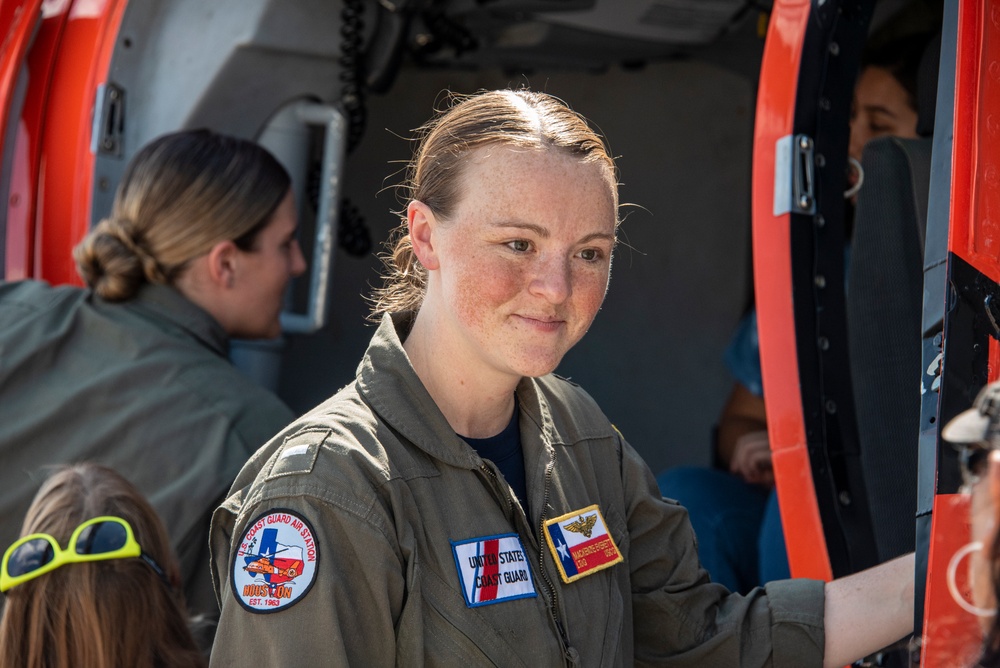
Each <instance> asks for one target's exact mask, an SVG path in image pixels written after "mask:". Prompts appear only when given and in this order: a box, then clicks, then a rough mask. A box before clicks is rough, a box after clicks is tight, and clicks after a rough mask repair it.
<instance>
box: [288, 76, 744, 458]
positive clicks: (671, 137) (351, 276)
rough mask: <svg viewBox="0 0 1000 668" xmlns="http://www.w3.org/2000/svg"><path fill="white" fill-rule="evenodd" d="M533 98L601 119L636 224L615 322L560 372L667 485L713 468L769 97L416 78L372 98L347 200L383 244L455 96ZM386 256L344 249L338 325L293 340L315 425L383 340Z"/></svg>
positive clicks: (637, 86)
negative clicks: (433, 122)
mask: <svg viewBox="0 0 1000 668" xmlns="http://www.w3.org/2000/svg"><path fill="white" fill-rule="evenodd" d="M522 84H525V85H529V86H530V87H532V88H534V89H540V90H545V91H548V92H550V93H553V94H555V95H557V96H559V97H561V98H563V99H565V100H567V101H568V102H569V103H570V104H571V105H572V106H573V108H575V109H576V110H578V111H580V112H581V113H583V114H584V115H585V116H586V117H588V118H589V119H591V120H592V121H593V122H594V123H595V125H596V126H598V127H599V129H600V130H601V131H602V132H603V133H604V134H605V135H606V136H607V138H608V139H609V142H610V145H611V149H612V151H613V153H614V154H615V155H616V156H618V165H619V170H620V180H621V183H622V186H621V201H622V202H624V203H630V204H634V205H636V206H626V207H623V209H622V217H623V218H624V219H625V220H624V223H623V224H622V228H621V235H620V237H621V244H620V246H619V248H618V249H617V251H616V253H615V259H614V265H613V269H612V279H611V285H610V289H609V292H608V296H607V299H606V301H605V304H604V307H603V309H602V311H601V313H599V314H598V316H597V319H596V321H595V322H594V324H593V326H592V327H591V330H590V332H589V333H588V334H587V335H586V336H585V337H584V339H583V341H581V343H580V344H578V345H577V347H576V348H575V349H574V350H572V351H571V352H570V353H569V354H568V355H567V357H566V359H565V360H564V361H563V363H562V365H561V366H560V368H559V371H558V372H559V373H560V374H561V375H564V376H567V377H569V378H571V379H572V380H574V381H576V382H579V383H580V384H581V385H582V386H583V387H584V388H585V389H587V390H588V391H589V392H590V394H591V395H593V396H594V397H595V399H596V400H597V401H598V403H599V404H600V405H601V406H602V408H603V409H604V411H605V412H606V413H607V415H608V416H609V417H610V419H611V420H612V421H613V422H614V423H615V424H616V425H617V426H618V427H619V428H620V429H621V430H622V432H623V433H624V434H625V436H626V438H627V439H628V440H629V442H630V443H631V444H632V445H633V446H635V447H636V448H637V449H638V450H639V452H640V453H641V454H642V455H643V456H644V457H645V458H646V461H647V462H648V463H649V465H650V467H651V468H652V469H653V470H654V471H659V470H660V469H662V468H664V467H666V466H672V465H677V464H708V462H709V461H710V456H711V453H710V442H711V430H712V426H713V424H714V422H715V419H716V417H717V416H718V414H719V411H720V409H721V406H722V403H723V401H724V400H725V398H726V395H727V393H728V391H729V388H730V386H731V383H732V381H731V378H730V376H729V374H728V372H727V370H726V368H725V366H724V364H723V361H722V356H723V351H724V349H725V346H726V344H727V342H728V340H729V337H730V335H731V333H732V330H733V328H734V327H735V325H736V323H737V321H738V319H739V317H740V315H741V312H742V309H743V308H744V306H745V302H746V299H747V295H748V291H749V282H750V274H751V272H750V266H749V262H750V254H749V241H750V231H749V211H750V158H751V145H752V123H753V104H754V101H753V94H754V91H753V82H752V81H751V80H750V79H748V78H745V77H743V76H741V75H738V74H735V73H733V72H732V71H730V70H725V69H722V68H719V67H715V66H713V65H709V64H706V63H703V62H698V61H678V62H670V63H660V64H655V65H649V66H647V67H646V68H644V69H641V70H622V69H614V70H609V71H607V72H604V73H601V74H591V73H584V72H567V71H551V72H546V71H536V72H533V73H531V74H528V75H512V74H510V73H506V72H501V71H499V70H484V71H478V72H471V71H464V72H463V71H455V70H450V71H445V70H421V69H417V68H415V67H406V68H404V70H403V71H402V72H401V73H400V75H399V77H398V79H397V81H396V83H395V84H394V86H393V88H392V89H391V91H390V92H388V93H387V94H384V95H372V96H370V97H369V98H368V125H367V131H366V133H365V136H364V138H363V139H362V141H361V143H360V144H359V146H358V147H357V149H356V150H355V151H354V152H353V153H352V154H351V155H350V156H349V157H348V159H347V164H346V168H345V172H346V174H345V182H344V191H343V192H344V193H345V194H346V195H347V196H348V197H350V199H351V201H352V203H353V204H354V205H356V206H357V207H358V208H359V209H360V211H361V212H362V214H363V216H364V218H365V220H366V223H367V225H368V226H369V228H370V230H371V234H372V238H373V241H374V244H375V247H374V248H373V250H379V249H380V244H381V242H382V241H383V240H385V239H386V238H387V236H388V233H389V231H390V230H391V229H392V228H393V227H394V226H395V225H396V224H397V221H398V219H397V217H396V216H395V215H394V214H393V213H392V211H393V210H394V209H399V208H400V203H399V200H398V199H397V197H396V193H395V191H394V190H393V188H392V187H391V186H393V185H395V184H397V183H399V181H400V180H401V175H400V174H398V173H397V172H398V170H400V169H402V166H403V165H402V163H401V162H398V161H403V160H405V159H407V158H408V157H409V156H410V153H411V150H412V146H411V145H410V143H409V142H408V141H406V140H405V139H404V138H405V137H408V136H410V132H409V131H410V130H411V129H412V128H415V127H417V126H418V125H420V124H421V123H422V122H424V121H425V120H426V119H427V118H428V117H429V116H430V113H431V110H432V109H433V108H434V106H435V101H436V100H437V101H439V102H440V94H441V91H443V90H446V89H447V90H452V91H456V92H473V91H475V90H477V89H481V88H495V87H504V86H519V85H522ZM379 269H380V263H379V262H378V261H377V260H376V259H375V258H374V257H373V255H372V254H368V256H366V257H363V258H356V257H351V256H348V255H347V254H345V253H344V251H343V250H342V249H338V251H337V257H336V260H335V262H334V271H333V278H332V285H331V293H330V321H329V324H328V325H327V327H326V328H325V329H323V330H322V331H320V332H318V333H316V334H312V335H307V336H300V335H292V336H289V338H288V341H287V344H286V347H285V356H284V365H283V369H282V375H281V379H280V384H279V394H281V395H282V396H283V397H284V398H285V399H286V401H288V402H289V403H290V404H291V405H292V407H293V408H294V409H296V410H298V411H305V410H308V409H309V408H311V407H312V406H313V405H315V404H317V403H319V402H320V401H322V400H323V399H325V398H326V397H327V396H329V395H330V394H332V393H333V392H334V391H335V390H336V389H337V388H339V387H341V386H342V385H344V384H346V383H347V382H349V381H350V380H351V379H352V378H353V375H354V371H355V367H356V364H357V361H358V360H359V359H360V356H361V355H362V353H363V351H364V349H365V346H366V344H367V342H368V339H369V338H370V336H371V333H372V331H373V327H374V326H373V325H369V326H365V325H364V324H363V323H364V318H365V316H366V314H367V305H366V303H365V301H364V299H363V297H362V295H364V294H367V293H368V291H369V287H370V286H372V285H376V284H378V282H379V278H378V271H379Z"/></svg>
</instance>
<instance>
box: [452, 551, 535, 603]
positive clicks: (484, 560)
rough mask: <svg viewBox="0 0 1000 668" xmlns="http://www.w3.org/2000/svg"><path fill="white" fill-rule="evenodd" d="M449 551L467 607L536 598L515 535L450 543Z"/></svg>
mask: <svg viewBox="0 0 1000 668" xmlns="http://www.w3.org/2000/svg"><path fill="white" fill-rule="evenodd" d="M451 549H452V552H453V553H454V554H455V565H456V566H457V567H458V580H459V583H460V584H461V585H462V595H463V596H464V597H465V604H466V605H467V606H468V607H470V608H476V607H479V606H481V605H491V604H493V603H500V602H502V601H512V600H514V599H518V598H530V597H532V596H537V593H536V592H535V582H534V580H532V578H531V566H530V565H529V564H528V555H527V552H525V551H524V544H523V543H522V542H521V539H520V537H519V536H518V535H517V534H504V535H501V536H488V537H485V538H471V539H469V540H465V541H459V542H455V541H452V543H451Z"/></svg>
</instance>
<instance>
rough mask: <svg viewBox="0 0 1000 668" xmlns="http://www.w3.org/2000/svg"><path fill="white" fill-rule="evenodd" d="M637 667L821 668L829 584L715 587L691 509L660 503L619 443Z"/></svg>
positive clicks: (645, 473) (646, 475)
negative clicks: (738, 590)
mask: <svg viewBox="0 0 1000 668" xmlns="http://www.w3.org/2000/svg"><path fill="white" fill-rule="evenodd" d="M621 445H622V454H621V457H622V459H621V466H622V483H623V487H624V492H625V499H626V504H627V507H626V514H627V517H628V520H627V522H628V531H629V537H630V549H629V557H628V561H629V568H630V577H631V583H632V612H633V624H634V637H635V664H636V665H637V666H638V665H650V666H652V665H655V666H692V667H694V666H708V665H711V666H764V665H770V666H774V668H802V667H804V666H821V665H822V659H823V643H824V628H823V606H824V593H823V591H824V590H823V583H822V582H819V581H812V580H783V581H779V582H773V583H769V584H768V585H766V586H765V587H763V588H757V589H755V590H753V591H752V592H750V593H749V594H747V595H746V596H742V595H739V594H734V593H730V592H729V591H728V590H727V589H726V588H725V587H723V586H722V585H719V584H715V583H712V582H711V581H710V579H709V576H708V573H707V572H706V571H705V570H704V569H703V568H702V567H701V564H700V562H699V560H698V554H697V544H696V542H695V535H694V531H693V529H692V528H691V523H690V521H689V520H688V514H687V510H685V509H684V507H683V506H681V505H679V504H677V503H676V502H673V501H670V500H666V499H663V498H662V497H661V496H660V493H659V490H658V488H657V486H656V481H655V480H654V478H653V475H652V473H651V472H650V471H649V469H648V467H647V466H646V465H645V463H644V462H643V461H642V459H641V458H640V457H639V455H638V454H637V453H636V452H635V450H633V449H632V447H631V446H629V445H628V443H626V442H625V441H624V439H621Z"/></svg>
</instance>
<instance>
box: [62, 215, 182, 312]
mask: <svg viewBox="0 0 1000 668" xmlns="http://www.w3.org/2000/svg"><path fill="white" fill-rule="evenodd" d="M132 228H133V225H132V224H131V222H130V221H128V220H125V219H122V218H105V219H104V220H102V221H101V222H100V223H99V224H98V225H97V227H95V228H94V229H93V231H91V233H90V234H88V235H87V237H86V238H84V240H83V241H81V242H80V244H79V245H78V246H77V247H76V248H75V249H74V250H73V258H74V259H75V260H76V265H77V271H78V272H79V274H80V276H81V278H83V280H84V281H85V282H86V283H87V285H89V286H90V287H91V288H92V289H93V290H94V292H96V293H97V294H98V295H100V296H101V297H103V298H104V299H107V300H108V301H124V300H126V299H131V298H132V297H134V296H135V294H136V292H138V290H139V287H140V286H141V285H142V284H143V283H145V282H149V283H166V282H167V281H166V278H165V275H164V272H163V270H162V269H161V267H160V265H159V263H158V262H157V261H156V260H155V259H154V258H153V257H152V256H151V255H150V254H149V253H148V252H147V251H146V250H145V249H144V248H143V246H142V244H141V240H136V239H135V238H134V237H133V233H132Z"/></svg>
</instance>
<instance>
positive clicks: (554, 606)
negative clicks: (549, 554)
mask: <svg viewBox="0 0 1000 668" xmlns="http://www.w3.org/2000/svg"><path fill="white" fill-rule="evenodd" d="M555 459H556V453H555V451H552V456H551V457H550V459H549V462H548V464H547V465H546V467H545V485H544V487H543V496H542V514H541V520H540V521H539V523H538V535H537V536H535V541H536V545H537V548H538V572H539V573H540V574H541V577H542V580H543V585H544V589H545V596H546V598H547V599H548V606H547V607H548V608H549V614H550V615H551V616H552V621H553V623H554V624H555V627H556V630H557V631H558V632H559V640H560V641H561V643H562V647H563V656H564V658H565V659H566V663H567V665H570V666H575V665H577V664H578V662H579V653H578V652H577V651H576V649H575V648H573V647H571V646H570V644H569V639H568V638H567V637H566V631H565V629H564V628H563V625H562V622H561V621H560V620H559V595H558V593H557V591H556V588H555V585H554V584H553V583H552V580H551V579H550V578H549V574H548V571H546V569H545V549H544V546H545V534H544V532H545V514H546V510H547V509H548V505H549V485H550V483H551V482H552V473H553V470H554V469H555ZM480 468H481V469H482V470H483V472H485V473H486V475H487V476H489V477H490V478H491V479H492V480H493V482H494V488H495V489H500V491H501V496H503V499H504V503H505V504H506V506H507V517H508V518H509V519H511V520H513V515H514V512H515V510H514V505H513V504H512V503H511V500H510V493H509V491H507V490H506V489H504V487H506V485H501V484H500V482H501V481H500V478H499V476H497V474H496V473H495V472H494V471H493V469H491V468H490V467H489V466H487V465H486V463H485V462H484V463H482V464H480ZM517 512H518V513H519V514H520V516H521V519H523V520H524V524H525V526H529V527H530V526H531V523H530V522H529V521H528V518H527V516H526V515H525V513H524V510H523V509H521V508H520V507H519V508H518V509H517Z"/></svg>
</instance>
